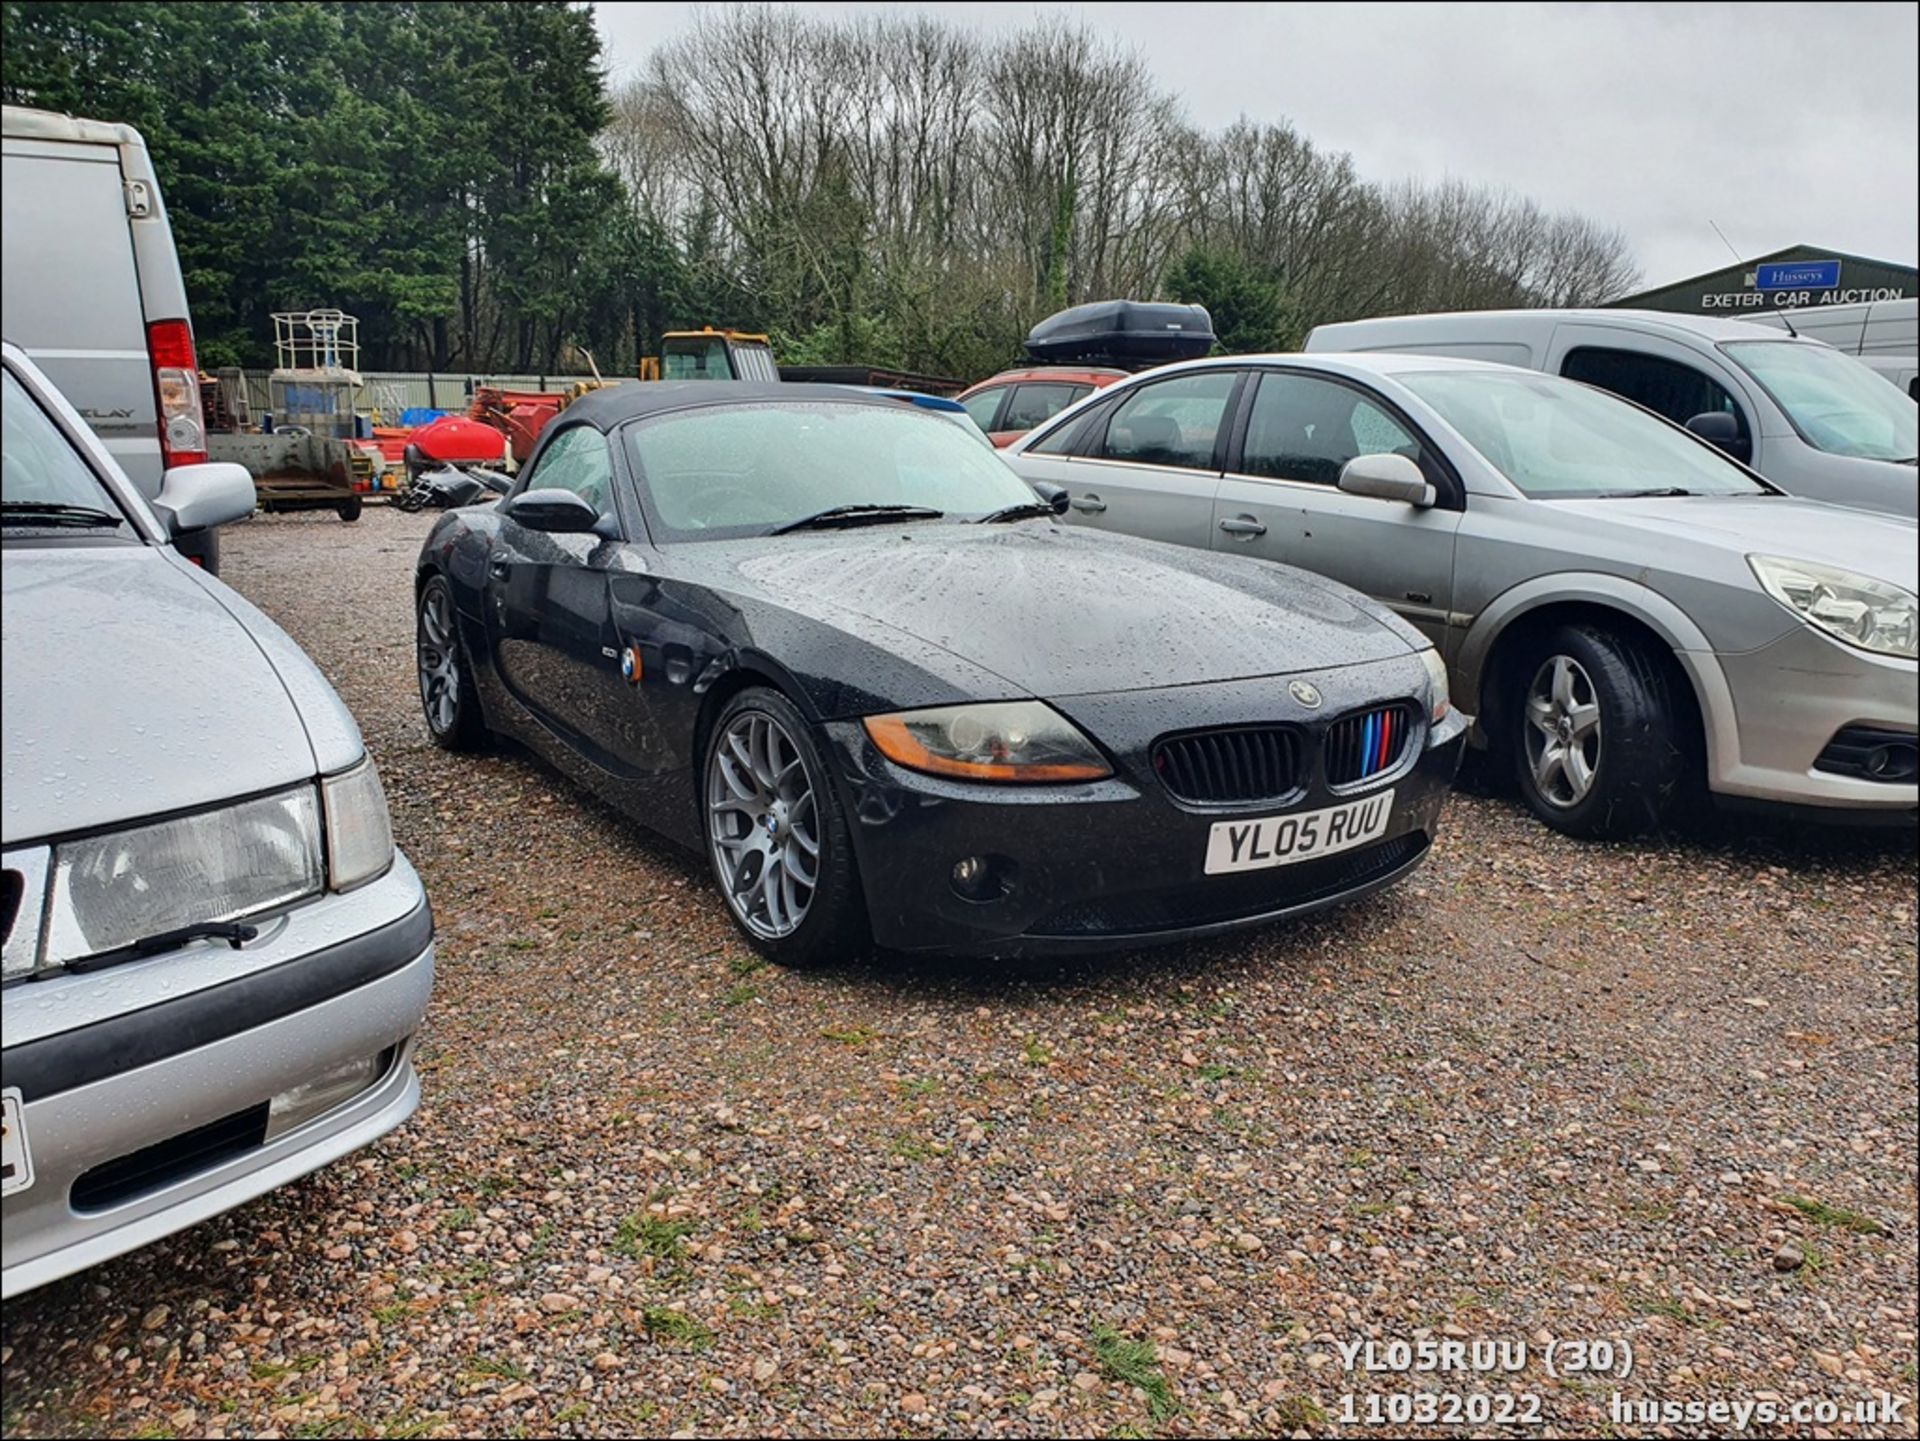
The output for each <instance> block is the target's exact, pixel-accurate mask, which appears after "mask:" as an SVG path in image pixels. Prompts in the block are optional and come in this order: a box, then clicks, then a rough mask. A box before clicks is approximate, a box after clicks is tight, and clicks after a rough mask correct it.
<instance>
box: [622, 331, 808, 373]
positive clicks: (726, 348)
mask: <svg viewBox="0 0 1920 1441" xmlns="http://www.w3.org/2000/svg"><path fill="white" fill-rule="evenodd" d="M643 378H644V377H643ZM659 378H660V379H661V380H778V379H779V378H780V372H779V370H778V369H777V368H775V366H774V363H773V346H772V345H771V344H770V343H769V342H768V340H767V337H766V336H764V335H749V334H748V333H746V332H745V331H740V330H715V329H713V328H712V327H710V326H709V327H706V328H703V329H700V330H670V331H668V332H667V333H666V334H665V335H664V336H662V337H661V339H660V375H659Z"/></svg>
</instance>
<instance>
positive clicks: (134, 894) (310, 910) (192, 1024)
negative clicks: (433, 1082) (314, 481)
mask: <svg viewBox="0 0 1920 1441" xmlns="http://www.w3.org/2000/svg"><path fill="white" fill-rule="evenodd" d="M3 358H4V377H3V382H0V383H4V387H5V405H4V409H3V411H0V415H3V416H4V429H5V436H4V445H0V501H3V504H0V554H3V557H4V559H3V562H0V592H3V594H0V601H3V602H4V604H3V605H0V628H3V630H4V644H5V650H6V667H5V670H4V673H3V674H0V697H3V704H4V711H3V712H0V715H3V716H4V719H0V753H3V757H4V764H3V770H4V784H5V793H6V806H5V809H4V812H0V866H4V890H3V891H0V926H3V927H4V937H5V939H4V950H3V951H0V967H3V974H0V984H3V985H4V1004H0V1028H3V1029H4V1037H3V1038H0V1039H3V1043H4V1045H3V1049H0V1108H3V1109H4V1118H3V1119H4V1136H3V1137H0V1141H3V1142H4V1146H3V1147H0V1150H3V1152H4V1154H3V1155H0V1221H3V1222H4V1224H3V1225H0V1294H4V1295H6V1296H13V1295H15V1294H17V1293H18V1292H21V1291H25V1290H27V1289H29V1288H31V1287H34V1286H38V1285H41V1284H43V1283H45V1282H48V1281H51V1280H54V1279H56V1278H57V1277H60V1276H64V1275H67V1274H68V1273H70V1272H73V1271H77V1270H79V1269H80V1268H82V1267H85V1266H90V1265H93V1264H94V1263H96V1262H99V1261H102V1260H105V1259H106V1258H108V1257H110V1256H115V1255H118V1254H120V1253H121V1252H123V1251H128V1250H131V1249H132V1248H134V1247H136V1246H140V1245H144V1244H145V1243H147V1242H149V1241H152V1240H154V1239H155V1238H157V1237H160V1236H164V1235H166V1234H168V1233H169V1232H172V1231H176V1230H179V1229H180V1228H181V1227H183V1226H188V1225H191V1224H192V1223H194V1222H196V1221H200V1220H203V1219H205V1218H206V1217H208V1216H212V1215H214V1214H216V1213H218V1212H220V1211H223V1210H226V1209H227V1208H229V1207H231V1206H236V1205H238V1204H239V1203H240V1202H242V1201H245V1200H248V1199H250V1198H252V1197H254V1196H257V1195H259V1194H260V1193H261V1192H263V1191H266V1190H269V1189H271V1188H272V1187H274V1186H278V1185H280V1184H282V1183H283V1182H286V1181H289V1180H291V1179H293V1178H294V1177H296V1176H299V1175H302V1174H304V1173H305V1172H308V1171H311V1170H313V1169H314V1168H315V1167H317V1166H320V1165H323V1164H325V1163H326V1162H328V1161H331V1160H333V1159H334V1158H335V1157H337V1156H341V1155H344V1154H346V1153H347V1152H349V1151H352V1150H354V1149H355V1148H357V1147H360V1146H364V1145H365V1144H367V1143H368V1142H369V1141H371V1140H373V1139H374V1138H375V1137H377V1136H380V1135H382V1134H384V1133H385V1132H387V1131H389V1130H391V1129H393V1128H394V1127H395V1126H397V1125H399V1124H400V1123H401V1122H402V1121H404V1120H405V1119H406V1118H407V1117H408V1116H409V1115H411V1114H412V1112H413V1110H414V1107H415V1106H416V1105H417V1104H418V1101H419V1095H420V1086H419V1081H418V1079H417V1078H416V1076H415V1074H414V1069H413V1064H412V1045H413V1035H414V1032H415V1030H416V1029H417V1028H418V1027H419V1024H420V1018H421V1015H422V1013H423V1012H424V1010H425V1008H426V1003H427V994H428V991H429V989H430V988H431V986H432V983H433V961H434V955H433V920H432V916H431V913H430V912H429V910H428V908H427V899H426V895H425V893H424V891H423V890H422V889H421V885H420V880H419V877H418V876H416V875H415V874H414V871H413V868H412V867H411V866H409V865H408V864H407V861H406V858H405V857H404V856H402V855H400V854H399V853H398V852H397V851H396V850H395V849H394V845H393V836H392V832H391V830H390V829H389V826H388V822H387V805H386V798H385V796H384V794H383V792H382V790H381V786H380V778H379V776H378V775H377V774H376V772H375V771H374V768H373V763H372V761H371V760H370V759H369V758H368V756H367V753H366V748H365V746H364V745H363V744H362V742H361V739H360V733H359V730H358V729H357V728H356V727H355V725H354V723H353V718H352V717H351V716H350V715H348V713H347V711H346V708H345V707H344V706H342V705H341V703H340V700H339V697H337V696H336V695H335V694H334V693H333V690H332V688H331V687H329V686H328V684H327V683H326V681H325V680H324V679H323V678H322V677H321V675H320V673H319V672H318V671H317V670H315V669H314V667H313V664H312V663H311V662H310V661H309V660H308V659H307V658H306V656H305V655H303V654H302V653H301V651H300V649H299V648H298V647H297V646H295V645H294V643H293V642H292V641H291V640H289V639H288V638H287V636H286V635H285V634H284V633H283V632H282V631H281V630H280V628H279V627H278V626H276V625H274V624H273V622H272V621H270V620H268V619H267V618H266V617H265V616H264V615H262V614H261V613H260V612H259V611H257V610H255V609H254V608H253V607H252V606H250V605H249V604H247V602H246V601H244V600H242V599H241V598H240V597H239V596H238V595H236V594H234V592H233V591H231V590H229V589H228V588H227V587H226V586H224V585H222V584H221V583H220V582H219V581H218V580H216V579H214V578H213V577H212V576H210V575H208V574H206V572H205V571H203V570H201V569H199V568H197V567H196V566H194V565H192V564H191V563H189V562H188V561H187V560H185V559H183V558H182V557H181V556H180V555H179V554H178V553H177V552H176V551H175V549H174V548H173V546H172V544H171V543H170V541H171V540H172V539H173V538H175V537H177V536H178V535H180V534H183V533H188V532H191V531H194V530H197V529H201V528H204V527H206V526H210V525H215V524H219V523H221V522H223V521H227V520H232V519H235V518H237V517H239V516H241V515H245V514H247V513H248V512H250V511H251V510H252V508H253V483H252V481H251V480H250V479H249V478H248V476H247V474H246V472H245V471H243V470H241V469H240V468H239V467H238V466H223V465H190V466H183V467H176V468H174V469H171V470H169V471H168V472H167V473H166V476H165V479H164V481H163V483H162V485H161V486H160V491H159V496H158V499H157V500H156V501H155V502H153V503H152V504H149V503H148V502H147V501H146V500H145V499H144V498H143V497H142V496H141V494H140V493H139V491H137V490H136V489H135V488H134V487H133V485H132V484H131V483H130V482H129V481H128V480H127V478H126V476H125V474H124V473H122V471H121V470H120V468H119V467H118V466H117V465H116V464H115V463H114V461H113V458H112V457H111V456H110V455H109V454H108V452H107V451H106V449H105V448H104V447H103V446H102V445H101V444H100V442H99V441H98V440H97V439H96V438H95V437H94V436H93V434H92V432H90V431H89V430H88V429H87V428H86V426H85V425H84V424H83V423H82V422H81V420H80V417H79V415H78V414H77V413H76V412H75V411H74V410H73V409H72V408H71V407H70V406H69V405H68V404H67V403H66V402H65V400H63V399H62V398H61V397H60V395H59V394H58V392H56V391H55V390H54V389H53V388H52V387H51V385H49V384H48V382H47V381H46V379H45V377H44V376H42V375H41V374H40V372H39V371H37V370H36V369H35V368H34V367H33V365H32V364H31V363H30V362H29V361H28V360H27V359H26V358H25V356H24V355H22V353H21V352H20V351H19V350H17V349H15V348H14V347H13V346H12V345H7V346H5V347H4V355H3ZM163 517H164V520H163Z"/></svg>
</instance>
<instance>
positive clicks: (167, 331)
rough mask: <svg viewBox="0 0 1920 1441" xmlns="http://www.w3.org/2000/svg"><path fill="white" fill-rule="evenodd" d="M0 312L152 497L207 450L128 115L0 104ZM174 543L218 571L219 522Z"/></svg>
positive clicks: (191, 362)
mask: <svg viewBox="0 0 1920 1441" xmlns="http://www.w3.org/2000/svg"><path fill="white" fill-rule="evenodd" d="M0 147H3V156H0V314H4V315H5V317H6V336H7V339H8V340H10V341H11V342H13V344H15V345H17V346H19V347H20V348H21V349H22V350H24V351H25V352H26V353H27V355H28V356H29V357H31V358H32V360H33V362H34V363H35V364H36V365H37V366H39V367H40V369H41V370H42V371H43V372H44V373H45V374H46V376H47V377H48V378H49V379H50V380H52V381H53V383H54V384H55V385H56V386H58V387H59V389H60V392H61V394H63V395H65V396H66V397H67V399H68V401H69V403H70V404H71V405H72V406H73V407H74V409H76V410H77V411H79V412H80V415H81V417H82V418H83V419H84V420H85V421H86V422H87V424H88V425H90V426H91V427H93V432H94V434H95V435H97V436H99V437H100V440H101V443H102V444H104V445H105V446H106V448H107V450H108V452H109V453H110V454H111V455H112V456H113V458H114V460H115V461H117V462H118V463H119V466H120V469H121V470H122V471H124V472H125V473H126V475H127V478H128V479H129V480H131V481H132V482H133V483H134V485H135V486H136V487H137V488H138V489H139V490H140V493H141V494H142V495H145V496H146V497H147V498H148V499H150V500H151V499H152V498H153V497H155V496H157V495H159V493H160V488H161V486H162V484H163V483H164V481H165V476H166V472H167V470H168V469H169V468H171V467H173V466H181V465H198V464H201V463H202V462H204V461H205V460H206V458H207V433H206V424H205V421H204V420H203V419H202V416H201V411H200V378H199V366H198V364H197V362H196V360H195V357H194V350H193V324H192V320H191V318H190V317H189V315H188V313H187V291H186V285H185V283H184V281H183V280H182V279H181V275H180V258H179V256H178V255H177V254H176V253H175V252H174V246H173V230H172V228H171V227H170V226H169V225H168V224H167V212H166V207H165V206H164V205H163V204H162V203H161V200H160V184H159V182H158V181H157V180H156V179H155V178H154V173H153V161H152V159H151V157H149V156H148V154H147V146H146V142H145V141H144V140H142V139H141V138H140V133H139V132H138V131H137V130H134V129H133V128H132V127H131V126H127V125H116V124H113V123H111V122H109V121H105V120H82V119H78V118H76V117H74V116H71V115H56V114H53V113H51V112H49V111H45V110H28V109H24V108H22V107H20V106H17V105H8V106H6V107H4V110H0ZM177 544H178V548H179V549H180V550H181V552H182V553H183V554H186V555H188V556H189V557H190V558H192V559H194V560H197V561H199V562H200V563H201V564H202V565H204V566H206V567H207V568H208V569H210V570H211V569H216V568H217V558H218V549H217V541H216V540H215V532H214V530H213V529H212V528H211V527H209V528H208V529H206V530H205V531H203V532H201V533H199V534H196V535H190V536H183V537H181V539H180V540H179V541H178V542H177Z"/></svg>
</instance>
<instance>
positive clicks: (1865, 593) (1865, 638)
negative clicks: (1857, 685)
mask: <svg viewBox="0 0 1920 1441" xmlns="http://www.w3.org/2000/svg"><path fill="white" fill-rule="evenodd" d="M1747 564H1748V565H1750V566H1752V567H1753V573H1754V575H1755V576H1756V577H1757V578H1758V579H1759V581H1760V584H1761V585H1762V586H1764V587H1765V588H1766V592H1767V594H1768V595H1770V596H1772V597H1773V598H1774V599H1775V600H1777V601H1779V602H1780V604H1782V605H1784V606H1785V607H1786V608H1787V609H1788V610H1790V611H1792V612H1793V613H1794V614H1795V615H1797V616H1799V617H1800V618H1801V619H1802V620H1804V621H1806V622H1807V623H1808V624H1809V625H1814V626H1818V627H1819V628H1820V629H1821V630H1823V631H1825V632H1826V633H1827V634H1828V635H1830V636H1833V637H1834V638H1835V639H1836V640H1843V641H1845V642H1846V643H1847V644H1848V645H1851V646H1858V647H1859V648H1860V649H1861V650H1870V651H1872V652H1873V653H1874V654H1876V655H1897V656H1903V657H1905V658H1906V659H1907V660H1913V659H1915V657H1916V654H1917V653H1920V600H1916V599H1915V597H1914V594H1913V592H1912V591H1909V590H1904V589H1902V588H1901V587H1899V586H1897V585H1894V584H1893V583H1892V582H1891V581H1885V580H1875V579H1874V578H1873V577H1872V576H1869V575H1859V574H1856V573H1855V572H1853V571H1850V570H1841V569H1839V568H1838V567H1836V566H1831V565H1821V564H1819V563H1818V562H1816V561H1810V560H1785V559H1783V558H1781V557H1780V556H1777V555H1750V556H1748V557H1747Z"/></svg>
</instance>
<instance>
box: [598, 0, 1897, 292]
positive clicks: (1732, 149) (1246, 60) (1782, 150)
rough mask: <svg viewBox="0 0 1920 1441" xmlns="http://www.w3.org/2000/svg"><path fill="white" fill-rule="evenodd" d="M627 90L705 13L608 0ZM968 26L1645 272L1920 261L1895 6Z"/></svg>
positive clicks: (1612, 8) (1133, 14)
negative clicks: (1075, 45) (1439, 185)
mask: <svg viewBox="0 0 1920 1441" xmlns="http://www.w3.org/2000/svg"><path fill="white" fill-rule="evenodd" d="M595 8H596V11H597V13H598V15H599V21H600V30H601V33H602V35H604V36H605V38H606V42H607V51H608V62H609V64H610V66H611V68H612V72H613V78H614V80H615V81H616V82H618V81H619V80H620V79H622V78H624V77H626V76H628V75H631V74H632V73H633V72H634V71H635V70H637V69H638V68H639V67H640V66H641V65H642V64H643V63H644V61H645V58H646V56H647V53H648V52H649V51H650V50H651V49H652V48H653V47H654V46H656V45H658V44H659V43H661V42H662V41H663V40H668V39H671V38H672V37H673V36H675V35H677V34H679V33H680V32H681V31H683V30H684V29H686V28H687V26H688V25H690V24H691V23H692V18H693V14H694V7H691V6H685V5H678V4H619V3H600V4H597V5H596V7H595ZM794 8H796V9H799V10H809V11H820V12H823V13H827V14H845V13H848V12H850V11H855V10H874V11H886V10H912V9H924V10H929V11H931V12H933V13H935V14H937V15H938V16H940V17H941V18H943V19H945V20H947V21H948V22H949V23H951V24H955V25H964V26H967V27H968V28H972V29H979V30H986V31H998V30H1008V29H1019V28H1021V27H1023V26H1024V25H1026V24H1028V23H1030V22H1031V21H1032V19H1033V18H1034V17H1035V15H1036V14H1060V15H1065V16H1068V17H1070V18H1077V19H1080V20H1083V21H1084V22H1085V23H1086V24H1087V25H1089V26H1091V27H1092V28H1094V29H1095V30H1097V31H1099V32H1101V33H1103V34H1109V35H1113V36H1115V37H1117V38H1120V39H1122V40H1124V41H1126V42H1128V43H1131V44H1133V45H1136V46H1138V47H1139V48H1140V49H1141V50H1142V51H1143V52H1144V53H1145V54H1146V56H1147V60H1148V63H1149V65H1150V66H1151V68H1152V70H1153V72H1154V74H1155V75H1156V76H1157V77H1158V78H1159V80H1160V82H1161V83H1162V84H1163V85H1164V86H1166V88H1167V89H1169V90H1171V91H1172V92H1173V93H1174V94H1176V95H1178V96H1179V97H1180V100H1181V101H1182V103H1183V104H1184V105H1185V106H1186V109H1187V113H1188V115H1189V117H1190V118H1191V119H1193V120H1194V121H1196V122H1197V123H1199V124H1201V125H1204V126H1206V127H1208V128H1215V127H1218V126H1221V125H1225V124H1227V123H1229V122H1230V121H1232V120H1233V119H1234V118H1235V117H1236V116H1237V115H1240V114H1242V113H1244V114H1246V115H1248V116H1250V117H1252V118H1253V119H1256V120H1279V119H1283V118H1284V119H1288V120H1291V121H1292V122H1293V123H1294V124H1295V125H1296V126H1297V127H1298V128H1299V129H1300V130H1301V131H1302V132H1303V133H1305V134H1306V135H1308V136H1310V137H1311V138H1312V139H1313V141H1314V142H1315V143H1316V144H1317V145H1321V146H1325V147H1329V148H1332V149H1337V150H1347V151H1351V152H1352V153H1353V157H1354V160H1355V163H1356V164H1357V165H1358V166H1359V168H1360V171H1361V173H1362V174H1363V175H1365V176H1367V177H1368V178H1369V179H1374V180H1396V179H1400V178H1402V177H1405V176H1417V177H1420V178H1422V179H1428V180H1437V179H1440V178H1442V177H1444V176H1457V177H1459V178H1461V179H1463V180H1471V181H1476V182H1480V183H1484V184H1488V185H1495V186H1502V187H1505V188H1508V189H1511V190H1514V191H1516V192H1519V193H1521V194H1524V195H1529V196H1532V197H1533V198H1534V199H1536V200H1538V201H1540V202H1541V203H1542V204H1544V205H1547V206H1549V207H1550V208H1554V209H1561V208H1566V209H1577V210H1580V211H1583V212H1585V213H1586V214H1588V215H1591V216H1593V217H1594V218H1596V219H1598V220H1602V221H1605V222H1607V223H1609V224H1613V225H1617V226H1619V227H1620V228H1621V229H1622V230H1624V231H1625V232H1626V234H1627V237H1628V239H1629V240H1630V241H1631V242H1632V244H1633V247H1634V251H1635V254H1636V255H1637V256H1638V258H1639V261H1640V265H1641V269H1642V271H1643V273H1644V275H1645V278H1646V283H1647V284H1648V285H1650V286H1651V285H1658V284H1662V283H1664V282H1666V281H1670V280H1678V279H1681V278H1683V277H1685V276H1689V275H1693V274H1697V273H1699V272H1701V271H1705V270H1713V269H1716V268H1718V267H1719V266H1721V265H1725V264H1730V263H1731V261H1732V257H1731V256H1729V255H1728V253H1727V250H1726V248H1725V247H1724V246H1722V245H1721V243H1720V241H1719V239H1718V238H1717V237H1716V236H1715V235H1714V233H1713V230H1712V228H1711V226H1710V225H1709V223H1708V222H1709V221H1712V222H1717V223H1718V224H1719V226H1720V228H1721V229H1722V230H1723V231H1725V232H1726V235H1727V238H1728V239H1729V240H1730V241H1732V243H1733V245H1734V246H1735V248H1736V249H1737V250H1738V251H1739V253H1740V255H1741V256H1742V257H1743V258H1745V257H1751V256H1755V255H1762V254H1765V253H1766V252H1768V251H1770V250H1778V249H1780V248H1782V247H1783V246H1787V245H1796V244H1801V243H1805V244H1808V245H1814V246H1819V247H1822V248H1825V249H1832V250H1839V251H1845V252H1847V253H1850V254H1854V255H1865V256H1869V257H1872V258H1874V259H1877V260H1890V261H1896V262H1899V263H1901V264H1906V265H1911V264H1913V263H1914V260H1915V256H1916V254H1920V219H1917V218H1916V217H1917V216H1920V179H1917V178H1916V177H1920V137H1917V134H1916V132H1917V131H1920V85H1917V83H1916V79H1917V77H1920V64H1917V63H1916V60H1915V54H1916V47H1917V46H1920V33H1917V28H1916V16H1920V7H1916V6H1914V5H1912V4H1909V3H1896V4H1857V5H1843V4H1822V5H1809V6H1785V5H1782V6H1774V5H1766V4H1747V5H1708V4H1686V5H1676V4H1650V5H1571V4H1569V5H1541V6H1536V7H1523V6H1517V5H1516V6H1506V5H1474V4H1432V3H1421V4H1410V5H1306V4H1300V5H1279V4H1276V5H1254V4H1244V3H1241V4H1196V3H1185V4H1181V3H1158V0H1153V3H1145V4H1099V3H1082V4H1073V5H1046V4H1043V5H1038V6H1033V5H1026V4H993V3H976V4H973V5H968V6H964V7H962V6H954V5H951V4H938V5H862V4H847V3H828V4H803V5H796V6H795V7H794Z"/></svg>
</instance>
